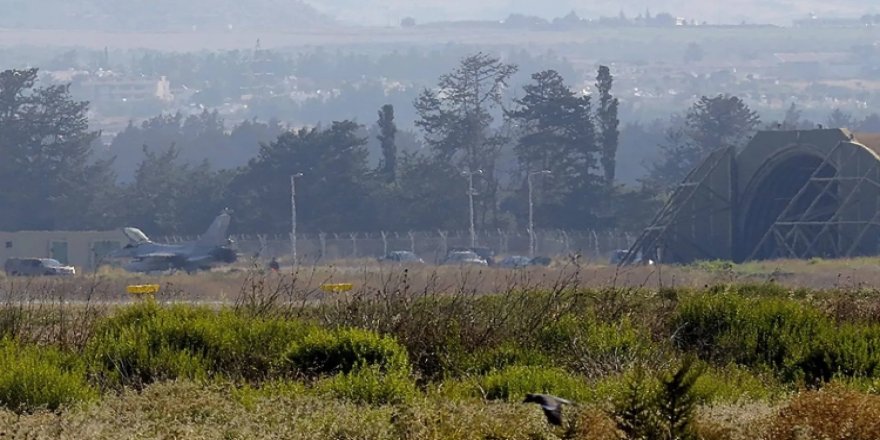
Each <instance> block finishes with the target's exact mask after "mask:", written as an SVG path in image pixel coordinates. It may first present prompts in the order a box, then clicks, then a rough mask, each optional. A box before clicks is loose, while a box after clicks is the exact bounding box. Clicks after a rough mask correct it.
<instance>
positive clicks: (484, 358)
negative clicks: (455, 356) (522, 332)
mask: <svg viewBox="0 0 880 440" xmlns="http://www.w3.org/2000/svg"><path fill="white" fill-rule="evenodd" d="M464 364H465V365H464V370H466V373H468V374H478V375H485V374H488V373H490V372H492V371H496V370H502V369H504V368H506V367H509V366H513V365H520V366H542V365H548V366H549V365H551V364H552V362H551V361H550V358H549V357H548V356H547V355H545V354H543V353H541V352H539V351H537V350H534V349H529V348H523V347H520V346H518V345H516V344H513V343H510V342H508V343H505V344H502V345H500V346H498V347H495V348H493V349H490V350H482V351H479V352H477V353H473V354H472V355H471V356H470V357H469V359H467V360H466V361H464Z"/></svg>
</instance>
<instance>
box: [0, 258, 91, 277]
mask: <svg viewBox="0 0 880 440" xmlns="http://www.w3.org/2000/svg"><path fill="white" fill-rule="evenodd" d="M3 269H4V270H5V271H6V275H7V276H30V277H36V276H44V275H46V276H71V275H76V269H74V268H73V267H71V266H65V265H63V264H61V262H60V261H58V260H55V259H52V258H10V259H8V260H6V263H5V264H3Z"/></svg>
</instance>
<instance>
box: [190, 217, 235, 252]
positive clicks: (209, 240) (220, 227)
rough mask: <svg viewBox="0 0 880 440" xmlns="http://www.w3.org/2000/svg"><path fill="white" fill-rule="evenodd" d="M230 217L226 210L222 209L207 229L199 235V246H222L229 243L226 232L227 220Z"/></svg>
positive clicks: (227, 228) (227, 227)
mask: <svg viewBox="0 0 880 440" xmlns="http://www.w3.org/2000/svg"><path fill="white" fill-rule="evenodd" d="M231 219H232V217H231V216H230V215H229V212H228V211H223V212H222V213H220V215H218V216H217V218H215V219H214V221H213V222H212V223H211V226H209V227H208V230H207V231H205V233H204V234H202V236H201V237H199V241H198V244H199V245H200V246H224V245H226V244H228V243H229V241H228V239H229V237H228V236H227V235H226V232H227V231H228V230H229V221H230V220H231Z"/></svg>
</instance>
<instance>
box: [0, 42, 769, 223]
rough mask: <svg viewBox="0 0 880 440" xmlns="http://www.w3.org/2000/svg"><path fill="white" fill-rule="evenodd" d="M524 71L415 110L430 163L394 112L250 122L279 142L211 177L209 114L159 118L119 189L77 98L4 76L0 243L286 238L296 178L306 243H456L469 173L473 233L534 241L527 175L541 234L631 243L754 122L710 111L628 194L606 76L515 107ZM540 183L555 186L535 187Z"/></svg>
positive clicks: (526, 96)
mask: <svg viewBox="0 0 880 440" xmlns="http://www.w3.org/2000/svg"><path fill="white" fill-rule="evenodd" d="M516 71H517V66H515V65H513V64H508V63H504V62H502V61H501V60H499V59H498V58H496V57H494V56H491V55H487V54H484V53H478V54H474V55H471V56H468V57H466V58H464V59H463V60H462V61H461V64H460V65H459V66H458V67H457V68H456V69H455V70H453V71H452V72H450V73H447V74H445V75H442V76H441V77H440V78H439V81H438V84H437V86H436V87H434V88H431V89H425V90H424V91H423V92H422V93H421V95H420V96H419V98H418V99H417V100H416V102H415V109H416V112H417V114H418V120H417V123H416V125H417V127H418V128H419V129H420V131H421V132H422V134H423V136H424V147H423V148H421V149H414V148H412V147H409V148H405V149H400V148H399V147H400V141H401V135H402V134H405V131H401V130H398V128H397V126H396V123H395V109H394V107H392V106H390V105H385V106H382V107H381V108H380V109H379V111H378V121H377V124H376V126H375V127H372V128H370V129H369V130H368V129H366V128H365V127H363V126H361V125H359V124H357V123H355V122H352V121H339V122H333V123H332V124H329V125H323V126H316V127H311V128H302V129H298V130H287V129H285V128H282V127H281V126H280V124H278V123H270V124H261V123H257V122H250V123H248V124H249V125H247V127H248V130H249V131H248V132H249V133H251V135H250V136H251V137H250V138H248V139H251V138H253V137H256V135H254V134H253V133H255V132H258V133H260V135H261V136H267V135H270V136H271V139H272V140H271V141H265V142H261V143H259V146H257V145H253V147H254V148H255V153H254V156H253V157H252V158H251V159H250V160H249V161H248V162H247V163H243V164H241V165H240V166H237V167H225V169H217V168H214V167H212V166H211V164H210V163H209V162H208V161H201V162H199V161H194V160H192V159H193V158H192V157H189V155H192V154H204V153H205V152H206V151H211V152H212V154H213V156H212V157H211V159H216V160H217V161H218V162H220V161H222V160H224V159H225V157H224V156H226V155H228V154H229V153H228V151H226V150H224V149H222V148H221V149H210V150H209V147H208V144H210V143H211V142H226V141H224V140H223V139H212V138H210V137H209V139H208V140H201V141H199V139H200V136H204V133H205V132H216V131H217V130H216V125H217V124H218V122H217V121H216V120H215V119H213V118H216V115H213V116H212V115H211V114H209V113H206V114H204V115H202V116H200V117H194V119H193V118H190V119H187V118H182V117H180V116H179V115H171V116H163V117H160V118H157V119H155V120H153V121H152V122H150V121H148V122H147V123H144V124H143V125H141V126H139V127H137V126H132V127H130V128H129V130H127V132H128V133H127V134H126V133H123V135H121V136H122V137H121V138H120V139H119V140H117V141H116V142H117V143H118V144H119V145H123V144H124V145H127V148H133V146H134V145H137V144H141V145H140V148H141V149H142V154H143V159H142V160H140V162H139V163H137V164H136V165H134V166H133V168H132V169H133V171H132V173H131V174H132V175H131V178H130V179H123V180H122V181H121V182H118V181H117V176H116V175H114V172H113V160H112V159H108V160H97V159H96V156H95V154H94V151H93V148H92V146H93V145H94V143H95V142H94V141H95V139H96V138H97V136H98V133H95V132H92V131H90V130H89V128H88V120H87V119H86V116H85V113H86V110H87V105H86V104H85V103H81V102H77V101H75V100H73V99H72V98H71V96H70V93H69V89H68V87H64V86H50V87H39V86H37V85H36V83H35V82H36V78H37V71H36V70H35V69H31V70H11V71H6V72H3V73H2V74H0V157H3V161H2V162H0V185H2V186H3V188H4V191H3V192H2V193H0V212H3V213H4V215H3V216H0V230H21V229H104V228H113V227H118V226H121V225H125V224H134V225H138V226H141V227H143V228H144V229H145V230H146V231H147V232H148V233H153V234H163V233H164V234H172V233H176V234H191V233H198V232H201V230H202V229H203V228H204V225H205V224H207V223H208V222H209V221H210V218H211V217H213V215H215V214H216V213H217V212H218V211H219V210H220V209H222V208H225V207H231V208H233V209H234V211H235V215H234V220H235V222H236V228H237V230H238V231H239V232H261V233H283V232H285V231H288V230H289V229H290V202H289V200H290V199H289V179H290V175H291V174H294V173H300V172H301V173H303V178H302V179H300V180H299V183H298V191H297V201H298V202H297V203H298V211H299V222H300V223H299V224H300V226H301V228H302V230H304V231H319V230H320V231H327V232H333V231H377V230H388V231H392V230H398V231H405V230H427V229H437V228H442V229H456V228H462V229H463V228H464V227H465V225H466V224H467V219H468V206H467V203H466V200H467V179H466V178H465V177H463V175H462V173H463V172H464V171H468V170H469V171H472V172H475V171H477V170H480V171H481V174H479V175H476V176H475V190H476V193H477V195H476V197H475V198H476V202H477V203H476V221H477V226H478V227H479V228H493V229H494V228H505V229H509V228H524V227H525V221H524V220H525V218H526V215H527V214H526V213H527V198H526V191H527V187H526V181H527V176H529V175H530V174H532V175H534V176H535V179H534V183H535V195H536V197H535V201H536V207H537V209H536V220H537V222H538V225H539V227H542V228H566V229H585V228H625V229H637V228H639V227H641V226H644V221H645V220H646V216H645V215H644V212H646V211H647V210H653V209H655V206H656V204H657V202H658V200H659V197H661V196H662V188H663V187H664V186H665V185H667V184H669V183H670V182H675V181H676V180H677V179H679V178H680V174H681V171H682V170H686V169H687V168H688V167H690V166H692V165H693V164H695V163H696V162H697V161H699V160H700V159H701V158H702V157H703V156H705V154H706V152H707V151H709V150H711V149H712V148H717V147H719V146H726V145H738V144H741V143H742V142H744V141H745V139H747V138H748V136H749V135H750V134H751V132H752V131H753V130H754V129H755V128H756V126H757V124H758V118H757V115H756V114H755V113H754V112H752V111H751V110H749V109H748V107H746V106H745V104H743V103H742V101H740V100H739V99H737V98H735V97H729V96H717V97H714V98H703V99H702V100H700V101H699V102H697V103H696V104H695V105H694V106H693V107H692V108H691V109H690V111H689V112H688V113H687V114H686V115H685V116H684V117H683V118H682V123H681V124H680V128H678V129H677V130H671V131H670V134H669V136H668V138H669V142H667V144H664V146H663V151H664V153H665V154H664V158H663V160H660V161H658V162H657V163H656V164H655V165H654V166H653V167H652V168H651V173H650V176H649V179H648V180H646V182H648V183H649V184H647V185H643V186H640V187H638V188H627V187H624V186H621V185H617V184H616V183H615V168H616V156H617V147H618V143H619V135H620V133H619V129H618V127H619V120H618V118H617V109H618V105H619V104H618V101H617V99H616V98H615V97H614V96H613V94H612V88H613V76H612V74H611V72H610V70H609V69H608V68H607V67H602V68H600V69H599V71H598V74H597V77H596V90H597V91H598V93H596V94H595V101H594V97H593V96H590V95H585V94H582V93H576V92H574V91H573V90H572V88H571V87H570V86H569V85H567V84H566V82H565V80H564V78H563V77H562V75H560V74H559V73H558V72H556V71H553V70H547V71H542V72H538V73H535V74H533V75H532V76H531V79H532V81H531V82H530V83H529V84H528V85H526V86H525V87H524V88H523V90H522V92H521V95H520V96H521V97H519V98H516V99H513V100H508V99H507V98H506V96H508V95H509V90H508V80H509V78H510V77H511V75H513V74H514V73H515V72H516ZM168 127H171V128H173V130H172V131H174V130H177V131H179V132H186V133H190V134H191V135H190V136H189V137H188V138H187V139H189V141H192V142H197V141H198V142H200V143H201V145H204V147H199V148H189V147H187V146H185V145H180V146H178V145H175V144H174V143H173V141H170V139H172V137H169V136H165V135H163V134H162V133H165V132H164V131H163V130H164V129H165V128H168ZM205 127H214V128H213V129H212V130H203V129H205ZM242 130H243V129H242ZM235 133H236V130H233V131H232V132H230V133H226V134H225V136H227V137H228V138H235ZM367 133H371V134H367ZM368 137H373V138H375V139H376V141H377V143H378V145H379V146H380V148H379V151H380V152H381V159H380V160H378V161H376V162H371V161H370V160H369V152H368V149H367V144H368ZM189 141H188V142H189ZM406 141H407V142H408V143H411V142H412V140H411V139H407V140H406ZM233 144H234V142H233V143H231V144H229V145H230V147H229V148H232V147H231V145H233ZM203 148H204V150H203ZM543 170H549V171H551V172H552V174H551V175H544V174H540V175H537V174H536V172H539V171H543Z"/></svg>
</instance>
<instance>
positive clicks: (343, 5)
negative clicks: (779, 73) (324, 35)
mask: <svg viewBox="0 0 880 440" xmlns="http://www.w3.org/2000/svg"><path fill="white" fill-rule="evenodd" d="M306 1H307V2H308V3H309V4H311V5H313V6H314V7H315V8H316V9H318V10H319V11H321V12H325V13H327V14H330V15H333V16H334V17H336V18H338V19H340V20H344V21H347V22H364V21H368V22H369V24H382V25H384V24H391V23H394V22H395V21H396V20H399V19H400V18H403V17H406V16H412V17H415V18H416V19H417V20H418V21H420V22H425V21H436V20H464V19H469V20H472V19H481V20H497V19H501V18H504V17H506V16H507V15H509V14H510V13H514V12H515V13H521V14H529V15H537V16H541V17H544V18H552V17H559V16H562V15H565V14H566V13H568V12H569V11H572V10H574V11H576V12H577V13H578V14H580V15H581V16H582V17H585V18H591V17H597V16H599V15H605V16H616V15H617V14H618V13H620V12H621V11H623V12H624V13H626V14H627V15H629V16H635V15H637V14H639V13H643V12H645V10H646V9H650V10H651V12H653V13H655V14H656V13H658V12H669V13H672V14H674V15H678V16H683V17H687V18H693V19H697V20H700V21H703V20H705V21H709V22H712V23H724V24H733V23H740V22H742V21H743V20H745V21H748V22H751V23H755V22H762V23H773V24H782V25H789V24H791V23H792V21H793V20H795V19H800V18H805V17H806V16H807V15H808V14H809V13H815V14H817V15H819V16H830V17H853V16H859V15H861V14H864V13H868V12H870V13H880V2H878V1H877V0H836V1H833V2H829V1H827V0H726V1H724V2H720V1H705V0H592V1H589V2H586V1H583V0H545V1H540V2H536V1H534V0H480V1H473V0H306Z"/></svg>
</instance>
